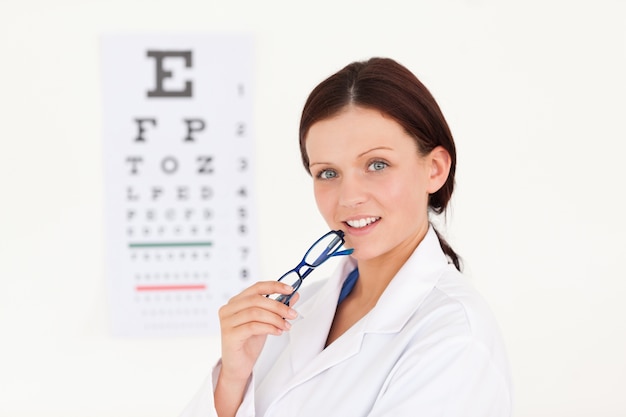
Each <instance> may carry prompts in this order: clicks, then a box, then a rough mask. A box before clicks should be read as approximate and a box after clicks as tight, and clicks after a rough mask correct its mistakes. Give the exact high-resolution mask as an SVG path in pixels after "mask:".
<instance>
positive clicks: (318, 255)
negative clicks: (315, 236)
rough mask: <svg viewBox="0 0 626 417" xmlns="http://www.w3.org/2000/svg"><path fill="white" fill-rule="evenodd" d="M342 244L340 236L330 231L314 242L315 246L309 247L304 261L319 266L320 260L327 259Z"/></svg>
mask: <svg viewBox="0 0 626 417" xmlns="http://www.w3.org/2000/svg"><path fill="white" fill-rule="evenodd" d="M342 244H343V241H342V239H341V237H339V236H338V235H336V234H335V233H330V234H328V235H326V236H324V237H323V238H322V239H321V240H320V241H318V242H317V243H316V244H315V246H313V247H312V248H311V249H309V251H308V252H307V254H306V257H305V258H304V261H305V262H306V263H307V264H309V265H312V266H319V265H320V264H321V263H322V262H324V261H325V260H326V259H328V257H329V256H330V255H332V254H333V253H335V252H337V250H338V249H339V248H340V247H341V245H342Z"/></svg>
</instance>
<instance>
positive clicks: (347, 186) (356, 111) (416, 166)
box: [306, 106, 441, 261]
mask: <svg viewBox="0 0 626 417" xmlns="http://www.w3.org/2000/svg"><path fill="white" fill-rule="evenodd" d="M306 150H307V153H308V156H309V161H310V165H309V168H310V170H311V175H312V176H313V181H314V192H315V199H316V202H317V205H318V208H319V210H320V212H321V214H322V216H323V217H324V219H325V220H326V222H327V223H328V225H329V226H330V227H331V228H332V229H341V230H343V231H344V232H345V233H346V246H347V247H352V248H354V253H353V254H352V256H353V257H355V258H356V259H358V260H360V261H361V260H369V259H378V258H380V259H386V257H387V256H389V255H391V256H393V255H394V254H397V255H399V256H402V257H404V256H408V254H410V253H411V252H412V251H413V250H414V249H415V247H416V246H417V244H419V242H420V241H421V240H422V238H423V237H424V235H425V234H426V231H427V230H428V212H427V206H428V195H429V193H431V192H434V191H436V189H438V188H439V187H440V186H441V185H438V186H437V185H436V184H433V180H432V178H433V172H434V169H433V163H432V160H431V157H430V154H429V155H427V156H420V154H419V153H418V150H417V145H416V143H415V140H414V139H413V138H412V137H411V136H409V135H408V134H407V133H406V131H405V130H404V129H403V128H402V126H400V125H399V124H398V123H397V122H396V121H395V120H393V119H392V118H390V117H388V116H386V115H384V114H383V113H381V112H380V111H379V110H375V109H370V108H363V107H356V106H349V107H347V108H346V109H345V110H344V111H342V112H341V113H339V114H338V115H336V116H334V117H332V118H329V119H325V120H321V121H319V122H317V123H315V124H313V125H312V126H311V128H310V129H309V132H308V135H307V136H306ZM431 154H432V153H431ZM435 171H436V170H435ZM434 187H436V189H433V188H434Z"/></svg>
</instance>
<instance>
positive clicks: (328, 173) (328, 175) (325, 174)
mask: <svg viewBox="0 0 626 417" xmlns="http://www.w3.org/2000/svg"><path fill="white" fill-rule="evenodd" d="M336 176H337V172H336V171H334V170H332V169H324V170H321V171H320V172H318V173H317V175H316V177H317V178H319V179H322V180H329V179H332V178H335V177H336Z"/></svg>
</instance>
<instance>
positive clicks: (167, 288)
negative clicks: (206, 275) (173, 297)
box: [135, 284, 206, 291]
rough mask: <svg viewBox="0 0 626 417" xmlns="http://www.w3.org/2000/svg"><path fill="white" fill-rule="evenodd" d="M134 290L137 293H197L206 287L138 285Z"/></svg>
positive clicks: (202, 285)
mask: <svg viewBox="0 0 626 417" xmlns="http://www.w3.org/2000/svg"><path fill="white" fill-rule="evenodd" d="M135 289H136V290H137V291H198V290H205V289H206V285H204V284H192V285H138V286H137V287H135Z"/></svg>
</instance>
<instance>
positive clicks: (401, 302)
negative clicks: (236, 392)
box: [289, 226, 448, 381]
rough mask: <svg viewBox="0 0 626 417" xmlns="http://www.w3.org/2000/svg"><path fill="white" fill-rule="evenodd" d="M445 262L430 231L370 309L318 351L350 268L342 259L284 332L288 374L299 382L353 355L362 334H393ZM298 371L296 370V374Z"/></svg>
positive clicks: (414, 309) (439, 247)
mask: <svg viewBox="0 0 626 417" xmlns="http://www.w3.org/2000/svg"><path fill="white" fill-rule="evenodd" d="M447 265H448V262H447V259H446V256H445V255H444V253H443V251H442V249H441V246H440V244H439V240H438V238H437V235H436V234H435V231H434V229H433V228H432V226H431V227H430V228H429V230H428V232H427V234H426V236H425V237H424V239H423V240H422V242H421V243H420V244H419V245H418V247H417V248H416V249H415V251H414V252H413V254H412V255H411V256H410V257H409V259H408V260H407V262H406V263H405V264H404V265H403V266H402V268H401V269H400V270H399V271H398V273H397V274H396V276H395V277H394V278H393V279H392V280H391V282H390V283H389V285H388V286H387V289H386V290H385V292H384V293H383V294H382V295H381V297H380V299H379V300H378V303H377V304H376V306H375V307H374V308H373V309H372V310H371V311H370V312H369V313H368V314H367V315H366V316H365V317H363V318H362V319H361V320H360V321H358V322H357V323H356V324H355V325H354V326H352V327H351V328H350V329H349V330H348V331H346V333H345V334H344V335H342V336H341V337H339V338H338V339H337V340H335V341H334V342H333V343H332V344H331V345H329V346H328V347H327V348H326V349H324V345H325V344H326V338H327V336H328V332H329V330H330V327H331V325H332V322H333V318H334V315H335V310H336V307H337V299H338V297H339V293H340V291H341V287H342V285H343V282H344V281H345V279H346V278H347V276H348V274H349V273H350V272H351V271H352V270H354V268H356V262H355V261H354V259H351V258H348V259H344V260H343V261H342V263H341V264H340V265H339V267H338V268H337V270H336V271H335V273H334V274H333V276H332V277H331V278H330V279H329V280H328V281H327V282H326V283H325V285H323V286H322V287H321V288H320V290H319V291H318V292H317V293H316V294H315V295H313V296H311V297H310V298H309V299H308V300H304V302H303V303H302V305H301V306H296V307H295V308H296V309H297V310H298V312H299V315H300V316H299V318H298V319H297V320H296V322H294V326H293V328H292V329H291V330H290V332H289V337H290V339H291V346H292V350H291V352H292V366H293V371H294V372H295V373H296V374H299V378H298V379H299V380H300V381H302V380H306V379H308V378H310V377H313V376H314V375H315V374H317V373H319V372H321V371H323V370H324V369H327V368H329V367H331V366H333V365H334V364H336V363H339V362H341V361H343V360H346V359H347V358H349V357H350V356H353V355H355V354H357V353H358V352H359V350H360V347H361V342H362V340H363V336H364V335H365V334H366V333H395V332H399V331H400V330H401V329H402V327H403V326H404V325H405V323H406V322H407V321H408V320H409V318H410V317H411V316H412V314H413V313H414V312H415V311H416V310H417V308H418V307H419V306H420V305H421V303H422V302H423V300H424V299H425V297H426V296H427V295H428V293H429V292H430V291H431V290H432V289H433V287H434V286H435V284H436V282H437V280H438V279H439V277H440V276H441V274H442V272H443V271H444V270H445V269H446V268H447ZM299 371H302V372H301V373H300V372H299Z"/></svg>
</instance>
